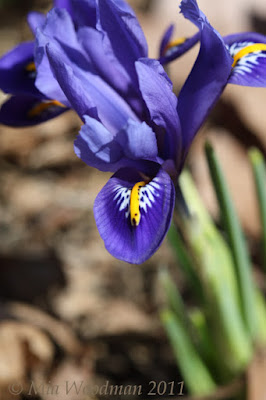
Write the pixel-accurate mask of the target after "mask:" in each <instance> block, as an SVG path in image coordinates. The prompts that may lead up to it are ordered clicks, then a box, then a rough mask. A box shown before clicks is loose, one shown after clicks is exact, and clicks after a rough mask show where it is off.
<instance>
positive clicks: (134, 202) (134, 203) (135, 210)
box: [129, 181, 146, 226]
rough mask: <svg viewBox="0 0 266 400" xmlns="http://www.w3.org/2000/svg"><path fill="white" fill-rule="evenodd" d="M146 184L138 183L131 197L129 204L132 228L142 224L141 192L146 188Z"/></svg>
mask: <svg viewBox="0 0 266 400" xmlns="http://www.w3.org/2000/svg"><path fill="white" fill-rule="evenodd" d="M145 185H146V182H144V181H143V182H138V183H136V184H135V185H134V186H133V188H132V190H131V195H130V203H129V210H130V221H131V225H132V226H138V225H139V222H140V217H141V215H140V210H139V191H140V188H141V187H142V186H145Z"/></svg>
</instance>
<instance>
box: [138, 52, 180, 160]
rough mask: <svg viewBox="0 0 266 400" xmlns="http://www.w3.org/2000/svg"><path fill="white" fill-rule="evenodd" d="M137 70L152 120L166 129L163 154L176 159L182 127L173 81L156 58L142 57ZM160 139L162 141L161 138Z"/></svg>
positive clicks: (165, 156)
mask: <svg viewBox="0 0 266 400" xmlns="http://www.w3.org/2000/svg"><path fill="white" fill-rule="evenodd" d="M136 70H137V74H138V79H139V86H140V90H141V93H142V96H143V99H144V101H145V103H146V105H147V107H148V110H149V113H150V117H151V121H152V122H153V123H154V124H155V125H157V126H159V127H161V128H163V129H164V131H165V140H164V143H163V146H162V147H163V152H164V154H162V156H163V157H164V158H166V159H167V158H173V159H175V158H176V157H177V155H178V154H179V152H180V149H181V129H180V123H179V117H178V114H177V111H176V107H177V98H176V96H175V95H174V93H173V91H172V83H171V81H170V80H169V78H168V76H167V75H166V73H165V71H164V69H163V67H162V65H161V64H160V63H159V62H158V61H156V60H151V59H148V58H147V59H141V60H139V61H137V62H136ZM158 141H159V143H160V138H158Z"/></svg>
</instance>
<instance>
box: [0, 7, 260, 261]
mask: <svg viewBox="0 0 266 400" xmlns="http://www.w3.org/2000/svg"><path fill="white" fill-rule="evenodd" d="M56 5H57V7H55V8H53V9H52V10H51V11H50V12H49V13H48V14H47V17H46V19H45V21H43V20H42V21H41V23H40V22H38V23H36V24H35V25H36V29H35V34H36V40H35V51H34V66H35V68H36V74H35V70H34V77H33V78H34V81H31V87H32V86H34V90H37V91H38V93H41V96H44V98H45V99H46V104H48V106H47V107H46V109H45V106H43V107H44V109H42V106H40V105H37V108H36V106H34V107H35V108H33V110H34V111H33V114H34V113H35V114H36V115H35V117H36V116H37V114H39V115H40V116H42V114H43V111H47V109H48V108H49V107H50V105H51V106H58V108H60V109H63V110H65V109H68V108H72V109H74V110H75V111H76V112H77V113H78V115H79V116H80V118H81V119H82V121H83V123H84V124H83V126H82V127H81V130H80V133H79V135H78V137H77V139H76V140H75V144H74V148H75V152H76V154H77V155H78V156H79V157H80V158H81V159H82V160H83V161H84V162H85V163H87V164H88V165H90V166H93V167H95V168H97V169H99V170H101V171H110V172H113V173H114V175H113V176H112V177H111V178H110V179H109V181H108V182H107V184H106V185H105V186H104V187H103V189H102V190H101V191H100V193H99V194H98V196H97V197H96V200H95V204H94V215H95V220H96V225H97V227H98V230H99V233H100V235H101V237H102V239H103V240H104V243H105V246H106V248H107V250H108V251H109V252H110V253H111V254H112V255H113V256H115V257H117V258H119V259H121V260H124V261H127V262H130V263H135V264H139V263H142V262H143V261H145V260H147V259H148V258H149V257H150V256H151V255H152V254H153V253H154V252H155V251H156V250H157V249H158V247H159V246H160V244H161V242H162V240H163V239H164V237H165V234H166V233H167V230H168V228H169V225H170V222H171V218H172V214H173V209H174V204H175V190H176V189H175V188H176V186H177V182H178V176H179V174H180V172H181V170H182V167H183V165H184V161H185V158H186V155H187V152H188V149H189V147H190V144H191V142H192V140H193V138H194V136H195V134H196V133H197V131H198V130H199V128H200V126H201V125H202V123H203V122H204V120H205V118H206V116H207V115H208V113H209V111H210V109H211V108H212V107H213V105H214V104H215V102H216V101H217V99H218V98H219V96H220V94H221V93H222V91H223V89H224V87H225V85H226V84H227V83H228V81H230V80H233V79H236V78H234V76H236V75H237V74H238V75H239V74H240V75H241V76H242V77H243V76H244V77H245V79H247V80H248V78H247V76H248V74H249V76H250V74H251V73H250V69H251V70H252V71H253V68H257V67H258V64H260V62H262V63H263V62H264V58H263V57H262V56H261V57H257V58H256V60H255V59H253V61H252V63H251V64H252V66H250V63H248V65H247V64H246V63H245V62H244V61H242V59H244V57H247V56H249V55H250V54H252V55H254V54H253V53H254V52H252V51H253V50H254V49H255V50H256V52H255V53H256V54H257V52H258V51H259V52H262V53H263V51H264V48H262V47H261V46H259V47H256V48H255V47H248V46H250V40H249V41H248V42H247V41H246V39H245V42H247V48H244V49H242V48H241V51H242V53H239V52H238V51H237V50H236V52H237V53H236V54H237V55H234V54H233V53H232V52H233V50H232V49H233V47H232V46H235V47H236V48H237V46H239V43H240V42H241V40H242V39H243V38H242V36H238V35H233V36H230V37H228V38H227V39H226V38H225V39H223V38H222V37H221V36H220V35H219V33H218V32H217V31H216V30H215V29H214V28H213V27H212V26H211V25H210V23H209V22H208V20H207V18H206V17H205V15H204V14H203V13H202V12H201V11H200V10H199V8H198V5H197V3H196V1H195V0H183V1H182V2H181V5H180V9H181V13H182V14H183V15H184V17H185V18H187V19H189V20H190V21H191V22H192V23H194V24H195V25H196V26H197V27H198V30H199V31H198V32H197V33H196V35H194V36H193V37H192V38H190V39H185V38H183V39H181V40H178V41H177V42H175V43H174V44H173V43H172V42H171V41H170V38H171V35H172V28H170V29H169V30H168V31H167V33H166V35H165V36H164V38H163V41H162V45H161V57H160V60H161V62H162V63H165V62H168V61H170V60H171V59H173V58H176V57H178V56H179V55H181V54H183V53H184V52H185V51H187V50H188V49H189V48H190V47H191V46H192V45H194V44H195V43H196V42H197V41H200V50H199V54H198V57H197V59H196V62H195V64H194V66H193V68H192V70H191V72H190V74H189V76H188V78H187V80H186V82H185V84H184V85H183V87H182V89H181V91H180V93H179V96H178V98H177V97H176V96H175V94H174V93H173V91H172V83H171V81H170V79H169V77H168V76H167V74H166V73H165V71H164V69H163V66H162V64H161V63H160V62H159V61H158V60H153V59H150V58H148V50H147V43H146V40H145V37H144V34H143V32H142V29H141V27H140V25H139V23H138V21H137V19H136V17H135V14H134V12H133V10H132V9H131V8H130V7H129V6H128V5H127V4H126V3H125V2H124V1H123V0H68V1H66V0H65V1H60V2H59V1H58V2H57V4H56ZM33 19H34V18H33ZM254 38H255V36H254ZM243 40H244V39H243ZM259 40H260V39H259ZM260 41H261V40H260ZM236 43H238V44H236ZM230 49H231V50H230ZM229 50H230V51H229ZM14 51H15V52H16V50H14ZM31 51H32V50H31ZM230 53H231V54H230ZM30 54H31V57H32V52H31V53H30ZM259 54H261V53H259ZM263 54H264V53H263ZM232 55H233V58H232ZM8 57H9V56H8ZM234 57H235V58H234ZM18 58H19V57H18ZM2 60H3V59H2ZM25 61H26V63H24V64H23V65H26V66H27V67H28V68H30V66H31V65H32V64H30V63H31V62H32V60H31V59H30V58H27V60H25ZM23 62H24V60H23ZM241 63H242V64H243V65H242V64H241ZM13 65H14V66H15V62H14V63H13ZM241 65H242V70H241V72H243V71H244V74H241V73H240V72H239V71H240V69H239V68H240V66H241ZM2 66H3V61H2ZM0 68H1V60H0ZM11 70H12V73H13V74H14V75H15V72H14V68H13V69H12V68H11ZM29 75H30V74H29ZM241 79H242V78H241ZM241 79H239V81H238V82H235V83H240V82H241ZM18 86H19V85H18ZM13 89H14V90H13ZM10 93H13V94H16V91H15V88H12V90H10ZM18 95H19V96H21V92H19V93H18ZM32 95H33V93H32V92H30V96H32ZM34 96H35V97H36V93H34ZM14 98H15V99H16V96H15V97H14ZM42 99H43V98H42ZM10 101H12V98H11V100H10ZM49 102H50V103H49ZM38 107H39V108H38ZM3 109H4V107H3V108H2V110H3ZM4 111H5V112H6V110H5V109H4ZM4 111H2V115H3V113H4ZM0 117H1V115H0ZM27 117H28V118H29V110H27ZM2 120H3V118H2Z"/></svg>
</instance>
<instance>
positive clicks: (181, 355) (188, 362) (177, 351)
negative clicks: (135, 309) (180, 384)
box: [161, 310, 216, 395]
mask: <svg viewBox="0 0 266 400" xmlns="http://www.w3.org/2000/svg"><path fill="white" fill-rule="evenodd" d="M161 320H162V323H163V325H164V327H165V329H166V332H167V335H168V337H169V340H170V342H171V345H172V348H173V351H174V355H175V358H176V360H177V362H178V365H179V368H180V370H181V373H182V375H183V378H184V381H185V385H186V386H187V388H188V390H189V392H190V393H191V394H195V395H206V394H210V393H213V392H214V391H215V388H216V384H215V382H214V381H213V378H212V376H211V374H210V372H209V371H208V369H207V367H206V366H205V364H204V363H203V361H202V360H201V358H200V357H199V355H198V353H197V351H196V349H195V347H194V345H193V343H192V342H191V340H190V338H189V335H188V333H187V331H186V328H185V327H184V325H183V323H182V321H180V320H179V319H178V318H177V317H176V316H175V314H174V313H173V312H172V311H170V310H164V311H162V312H161Z"/></svg>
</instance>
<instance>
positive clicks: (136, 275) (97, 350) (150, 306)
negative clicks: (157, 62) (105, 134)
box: [0, 0, 266, 400]
mask: <svg viewBox="0 0 266 400" xmlns="http://www.w3.org/2000/svg"><path fill="white" fill-rule="evenodd" d="M130 3H131V4H132V6H133V8H134V9H135V10H136V12H137V15H138V17H139V19H140V22H141V24H142V26H143V29H144V32H145V34H146V37H147V40H148V43H149V48H150V56H151V57H156V56H157V49H158V46H159V42H160V37H161V35H162V33H163V32H164V30H165V29H166V27H167V26H168V25H169V23H171V22H176V36H177V37H179V36H184V34H185V35H190V34H191V33H193V32H195V29H194V27H193V26H192V25H191V23H189V22H187V21H185V20H184V19H183V18H182V17H181V16H180V15H179V14H178V13H179V11H178V1H177V0H164V1H163V0H150V1H149V0H145V1H144V0H135V1H134V0H132V1H130ZM199 4H200V7H201V9H202V10H203V11H204V12H205V13H206V14H207V15H208V18H209V20H210V22H211V23H212V24H213V25H214V26H215V28H216V29H217V30H219V32H220V33H221V34H222V35H226V34H229V33H234V32H239V31H247V30H257V31H259V32H261V33H265V34H266V5H265V2H264V1H263V0H257V1H253V2H252V3H251V2H250V1H247V0H231V1H229V0H224V1H223V2H218V1H212V0H201V1H199ZM30 9H36V10H47V9H49V2H48V1H44V0H43V1H40V0H36V1H33V0H32V1H28V2H23V4H22V2H19V1H18V2H16V1H15V0H13V1H12V2H8V1H7V0H6V1H5V4H2V6H1V8H0V20H1V24H0V52H1V54H4V53H5V52H6V51H7V50H9V49H10V48H12V47H13V46H14V45H16V44H17V43H19V42H21V41H22V40H27V39H29V38H30V37H31V36H30V31H29V29H28V27H27V24H26V13H27V10H30ZM197 50H198V48H195V49H193V50H192V51H190V52H189V53H188V54H187V55H186V56H184V57H183V59H182V60H179V61H176V62H174V63H173V64H172V65H171V67H170V76H171V79H172V80H173V82H174V86H175V91H176V93H178V91H179V89H180V87H181V85H182V84H183V82H184V80H185V78H186V76H187V74H188V71H189V69H190V67H191V66H192V63H193V60H195V57H196V54H197ZM188 66H189V67H188ZM2 99H4V95H3V94H1V100H2ZM265 108H266V90H265V89H254V88H242V87H236V86H229V87H227V88H226V90H225V93H224V94H223V96H222V98H221V100H220V102H219V104H218V105H217V106H216V108H215V109H214V111H213V112H212V114H211V116H210V118H209V120H208V122H207V123H206V124H205V125H204V127H203V128H202V129H201V132H200V133H199V135H198V137H197V139H196V140H195V143H194V145H193V148H192V149H191V152H190V154H189V158H188V161H187V164H188V166H189V167H190V169H191V171H192V173H193V175H194V178H195V180H196V182H197V185H198V188H199V190H200V192H201V195H202V197H203V199H204V200H205V202H206V205H207V206H208V208H209V210H210V211H211V213H212V214H213V216H214V217H215V218H217V206H216V202H215V197H214V194H213V191H212V188H211V186H210V182H209V177H208V172H207V167H206V162H205V159H204V155H203V144H204V141H205V139H206V138H209V139H210V140H211V142H212V143H213V144H214V147H215V149H216V150H217V153H218V156H219V158H220V160H221V162H222V165H223V168H224V171H225V173H226V176H227V179H228V183H229V185H230V189H231V190H232V193H233V198H234V200H235V203H236V206H237V209H238V213H239V216H240V218H241V221H242V225H243V227H244V229H245V233H246V235H247V238H248V240H249V243H250V248H251V252H252V256H253V260H254V268H255V273H256V277H257V280H258V283H259V284H260V285H263V282H262V280H261V279H260V277H261V274H260V269H259V259H258V257H257V249H258V246H259V234H260V224H259V217H258V213H257V206H256V200H255V195H254V187H253V183H252V176H251V170H250V166H249V163H248V160H247V149H248V148H249V147H250V146H253V145H255V146H257V147H259V148H260V150H262V151H263V153H264V155H265V153H266V132H265V123H266V112H265ZM80 125H81V122H80V120H79V119H78V117H77V116H76V115H75V114H74V113H73V112H68V113H66V114H65V115H63V116H61V117H58V118H57V119H55V120H53V121H49V122H47V123H44V124H42V125H39V126H37V127H33V128H30V129H29V128H23V129H13V128H8V127H5V126H0V265H1V267H0V301H1V303H0V318H1V323H0V399H1V400H2V399H3V400H9V399H11V398H12V399H13V398H21V399H27V398H31V399H42V400H51V399H53V400H55V399H58V400H61V399H62V400H63V399H65V398H66V393H65V392H64V390H61V391H60V390H59V393H49V392H50V390H49V382H52V383H53V384H55V385H64V382H65V381H69V384H70V385H71V384H72V383H73V382H77V383H78V382H81V381H84V383H86V384H87V385H89V386H90V387H94V386H95V385H98V386H99V387H100V386H101V385H104V384H105V383H106V381H109V382H110V383H112V384H114V385H115V384H117V385H130V384H131V385H142V387H143V394H142V396H137V395H136V396H134V395H133V394H131V395H130V396H129V395H125V396H124V397H123V395H121V396H120V397H119V398H127V399H128V398H132V399H133V398H146V394H147V388H149V387H148V383H149V381H151V380H155V381H157V382H160V381H162V380H165V381H166V382H170V381H172V380H175V381H178V380H180V379H181V377H180V375H179V372H178V369H177V367H176V365H175V362H174V359H173V357H172V354H171V349H170V347H169V345H168V343H167V340H166V338H165V334H164V332H163V330H162V328H161V326H160V322H159V319H158V313H157V311H158V306H159V305H160V303H161V301H162V293H161V292H160V288H159V286H158V280H157V275H158V270H159V268H160V267H162V266H167V267H169V268H170V269H171V271H172V273H173V276H174V277H175V279H176V281H177V282H178V284H179V286H180V290H181V291H182V293H183V294H184V296H185V295H186V288H185V286H184V283H183V279H182V276H180V274H179V271H178V268H177V267H176V264H175V260H174V258H173V256H172V252H171V249H170V248H169V246H168V244H167V242H166V241H165V242H164V243H163V245H162V246H161V248H160V249H159V251H158V252H157V253H156V254H155V255H154V256H153V257H152V258H151V259H150V260H149V261H148V262H146V263H145V264H143V265H142V266H132V265H128V264H125V263H123V262H120V261H118V260H116V259H114V258H113V257H112V256H110V255H109V254H108V253H107V251H106V250H105V248H104V245H103V243H102V241H101V239H100V237H99V234H98V232H97V229H96V226H95V222H94V218H93V212H92V207H93V201H94V198H95V197H96V195H97V193H98V192H99V190H100V189H101V187H102V186H103V185H104V184H105V182H106V181H107V179H108V174H104V173H101V172H98V171H96V170H93V169H92V168H90V167H88V166H87V165H85V164H83V163H82V162H81V161H80V160H79V159H78V158H77V157H76V156H75V154H74V151H73V140H74V138H75V136H76V134H77V133H78V131H79V128H80ZM255 375H256V374H255ZM252 379H253V378H252ZM254 379H256V377H255V378H254ZM253 381H254V380H253ZM253 381H252V382H253ZM31 382H34V383H36V385H37V384H41V383H44V386H43V390H41V389H39V390H38V393H33V392H31V394H30V396H29V390H30V385H31ZM16 383H18V386H14V387H13V386H10V387H9V389H8V385H14V384H16ZM19 384H21V385H22V386H21V387H23V391H22V393H21V394H20V395H18V394H17V395H16V390H17V393H19V392H20V386H19ZM253 386H255V387H257V385H253ZM10 388H11V389H10ZM12 388H13V389H12ZM16 388H17V389H16ZM40 388H41V387H40ZM12 390H13V393H14V394H15V395H12ZM10 392H11V393H10ZM254 396H255V395H254V394H253V392H252V393H251V394H250V400H258V398H256V397H254ZM72 398H73V399H77V400H84V399H94V398H95V399H98V398H106V396H102V397H101V396H100V395H93V394H88V393H85V394H84V393H82V392H80V393H79V395H77V396H74V395H73V396H72V397H71V399H72ZM108 398H110V399H112V398H118V397H117V396H113V397H112V396H109V397H108Z"/></svg>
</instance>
